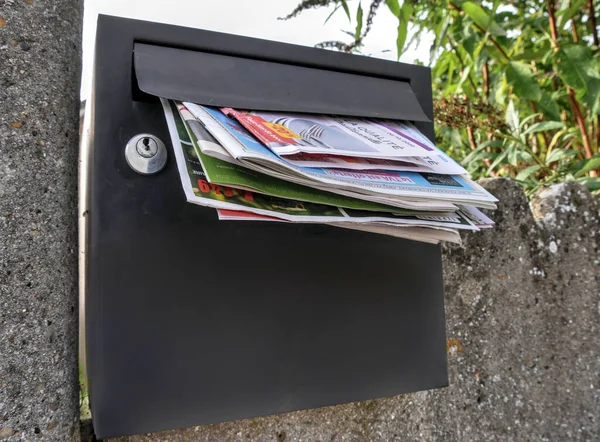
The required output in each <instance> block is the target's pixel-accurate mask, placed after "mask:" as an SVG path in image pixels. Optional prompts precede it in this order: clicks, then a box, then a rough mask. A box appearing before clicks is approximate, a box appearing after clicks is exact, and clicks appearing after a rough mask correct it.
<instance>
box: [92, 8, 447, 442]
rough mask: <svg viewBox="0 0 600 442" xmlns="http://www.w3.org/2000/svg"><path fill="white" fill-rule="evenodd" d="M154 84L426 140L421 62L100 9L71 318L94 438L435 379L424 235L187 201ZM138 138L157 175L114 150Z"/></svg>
mask: <svg viewBox="0 0 600 442" xmlns="http://www.w3.org/2000/svg"><path fill="white" fill-rule="evenodd" d="M157 96H161V97H165V98H171V99H177V100H186V101H193V102H197V103H200V104H207V105H215V106H232V107H236V108H242V109H244V108H248V109H263V110H285V111H289V112H295V111H297V112H312V113H324V114H340V115H361V116H366V117H385V118H397V119H406V120H411V121H414V122H415V123H416V125H417V126H418V127H419V129H420V130H421V131H422V132H423V133H424V134H426V135H427V136H428V137H430V138H433V123H432V122H431V118H432V117H433V110H432V96H431V81H430V71H429V69H427V68H424V67H418V66H412V65H406V64H401V63H394V62H389V61H382V60H376V59H372V58H366V57H360V56H355V55H348V54H343V53H335V52H330V51H324V50H319V49H312V48H306V47H299V46H293V45H287V44H281V43H275V42H269V41H263V40H257V39H251V38H245V37H238V36H233V35H227V34H220V33H214V32H207V31H202V30H195V29H188V28H182V27H175V26H167V25H162V24H156V23H149V22H143V21H136V20H128V19H122V18H115V17H109V16H100V17H99V20H98V34H97V41H96V55H95V68H94V86H93V91H92V104H91V106H92V111H93V112H92V128H91V134H92V135H91V142H92V147H91V151H90V166H89V171H88V175H89V193H88V200H89V215H88V230H89V231H88V242H87V257H88V258H87V264H86V274H87V289H86V293H85V317H84V318H85V322H84V324H85V327H84V331H85V348H86V353H85V354H86V366H87V375H88V380H89V388H90V399H91V410H92V415H93V422H94V428H95V431H96V434H97V436H99V437H109V436H120V435H128V434H134V433H141V432H152V431H159V430H166V429H172V428H179V427H186V426H192V425H200V424H207V423H214V422H220V421H225V420H233V419H241V418H247V417H252V416H260V415H266V414H273V413H281V412H287V411H293V410H299V409H306V408H314V407H320V406H325V405H333V404H340V403H345V402H352V401H360V400H365V399H372V398H377V397H383V396H391V395H396V394H399V393H406V392H412V391H417V390H424V389H430V388H435V387H441V386H445V385H447V382H448V379H447V367H446V347H445V345H446V341H445V322H444V303H443V301H444V300H443V283H442V266H441V253H440V247H439V246H434V245H428V244H422V243H417V242H413V241H407V240H402V239H395V238H391V237H386V236H378V235H374V234H369V233H364V232H358V231H351V230H345V229H339V228H335V227H330V226H314V225H312V226H311V225H301V224H283V223H261V222H224V221H218V220H217V217H216V215H215V212H214V210H211V209H207V208H202V207H198V206H195V205H192V204H188V203H186V202H185V197H184V193H183V190H182V188H181V184H180V179H179V176H178V173H177V170H176V164H175V159H174V155H173V151H172V146H171V143H170V138H169V133H168V129H167V125H166V122H165V118H164V115H163V109H162V107H161V104H160V102H159V100H158V98H157ZM139 133H151V134H153V135H155V136H157V137H158V138H160V139H161V140H162V141H163V142H164V143H165V144H166V145H167V150H168V160H167V165H166V167H165V169H164V170H163V171H162V172H160V173H158V174H156V175H153V176H142V175H139V174H137V173H136V172H134V171H133V170H132V169H131V168H130V167H129V166H128V164H127V162H126V159H125V155H124V151H125V145H126V143H127V142H128V140H130V139H131V138H132V137H133V136H135V135H136V134H139Z"/></svg>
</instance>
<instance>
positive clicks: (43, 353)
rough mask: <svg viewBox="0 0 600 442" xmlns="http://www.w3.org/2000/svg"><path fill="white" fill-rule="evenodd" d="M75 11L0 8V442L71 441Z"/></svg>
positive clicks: (7, 4)
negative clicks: (4, 441)
mask: <svg viewBox="0 0 600 442" xmlns="http://www.w3.org/2000/svg"><path fill="white" fill-rule="evenodd" d="M82 3H83V2H82V1H80V0H52V1H46V0H0V440H5V439H6V440H10V441H21V440H23V441H29V440H38V439H41V438H43V440H46V441H69V440H76V439H78V437H79V436H78V425H77V423H78V411H79V410H78V408H79V404H78V375H77V314H78V312H77V235H76V233H77V230H76V229H77V149H78V119H79V118H78V113H79V81H80V80H79V78H80V71H81V66H80V63H81V61H80V60H81V26H82V25H81V21H82V8H83V5H82Z"/></svg>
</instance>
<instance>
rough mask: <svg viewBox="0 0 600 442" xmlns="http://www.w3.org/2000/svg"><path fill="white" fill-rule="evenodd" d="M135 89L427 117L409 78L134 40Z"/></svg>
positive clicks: (268, 106) (188, 97)
mask: <svg viewBox="0 0 600 442" xmlns="http://www.w3.org/2000/svg"><path fill="white" fill-rule="evenodd" d="M133 56H134V69H135V78H136V80H137V85H138V87H139V89H140V90H141V91H143V92H145V93H148V94H151V95H155V96H158V97H163V98H169V99H173V100H179V101H190V102H194V103H198V104H203V105H209V106H217V107H223V106H228V107H233V108H239V109H253V110H263V111H284V112H302V113H313V114H330V115H347V116H362V117H375V118H391V119H397V120H409V121H422V122H430V121H431V120H430V118H429V117H428V116H427V115H425V113H424V112H423V109H422V108H421V105H420V104H419V101H418V99H417V97H416V95H415V92H414V91H413V89H412V87H411V85H410V82H408V81H406V80H392V79H388V78H380V77H373V76H369V75H358V74H354V73H348V72H336V71H332V70H329V69H318V68H314V67H306V66H298V65H293V64H285V63H280V62H273V61H266V60H260V59H252V58H247V57H239V56H234V55H227V54H218V53H210V52H203V51H192V50H187V49H178V48H171V47H165V46H157V45H150V44H145V43H136V44H135V45H134V54H133Z"/></svg>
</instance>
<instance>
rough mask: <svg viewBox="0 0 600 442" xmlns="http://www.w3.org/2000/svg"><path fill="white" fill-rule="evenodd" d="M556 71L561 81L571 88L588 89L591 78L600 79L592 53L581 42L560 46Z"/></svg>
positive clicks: (586, 90)
mask: <svg viewBox="0 0 600 442" xmlns="http://www.w3.org/2000/svg"><path fill="white" fill-rule="evenodd" d="M556 57H557V60H556V62H557V64H556V67H557V69H558V73H559V75H560V76H561V78H562V79H563V81H564V82H565V83H566V84H568V85H569V86H571V87H572V88H573V89H577V90H580V91H585V92H590V91H589V89H590V88H589V84H588V83H589V82H590V80H591V79H592V78H595V79H598V80H600V68H599V67H598V64H599V63H598V60H596V59H594V54H593V53H592V51H591V50H590V48H588V47H587V46H585V45H583V44H571V45H565V46H562V47H561V48H560V49H559V50H558V52H557V55H556Z"/></svg>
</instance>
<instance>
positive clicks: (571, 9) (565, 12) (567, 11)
mask: <svg viewBox="0 0 600 442" xmlns="http://www.w3.org/2000/svg"><path fill="white" fill-rule="evenodd" d="M582 5H583V0H563V1H562V2H561V5H560V9H559V10H558V11H556V18H557V20H556V25H557V27H558V29H563V28H564V27H565V25H566V24H567V22H568V21H569V20H570V19H571V18H573V16H574V15H575V14H577V13H578V12H580V11H581V6H582Z"/></svg>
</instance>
